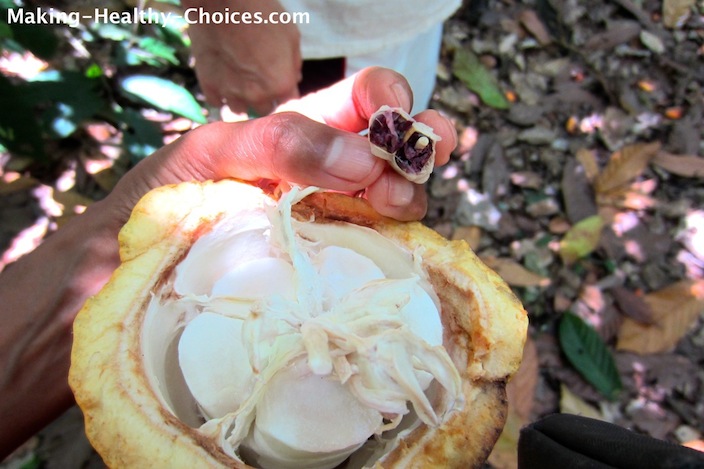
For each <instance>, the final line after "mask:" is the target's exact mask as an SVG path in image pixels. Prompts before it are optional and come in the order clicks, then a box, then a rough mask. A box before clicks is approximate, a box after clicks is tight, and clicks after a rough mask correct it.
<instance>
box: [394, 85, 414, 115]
mask: <svg viewBox="0 0 704 469" xmlns="http://www.w3.org/2000/svg"><path fill="white" fill-rule="evenodd" d="M391 90H392V91H393V92H394V96H396V101H397V103H398V106H399V107H401V108H402V109H403V110H404V111H407V112H411V98H410V96H408V91H407V90H406V88H404V87H403V85H402V84H401V83H394V84H393V85H391Z"/></svg>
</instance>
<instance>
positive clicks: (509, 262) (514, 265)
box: [482, 256, 550, 287]
mask: <svg viewBox="0 0 704 469" xmlns="http://www.w3.org/2000/svg"><path fill="white" fill-rule="evenodd" d="M482 260H483V261H484V263H485V264H486V265H488V266H489V267H490V268H491V269H493V270H495V271H496V273H498V274H499V276H500V277H501V278H503V279H504V280H505V281H506V283H508V284H509V285H512V286H514V287H547V286H548V285H550V279H549V278H547V277H543V276H542V275H539V274H536V273H535V272H531V271H530V270H528V269H526V268H525V267H523V266H522V265H521V264H519V263H518V262H516V261H515V260H513V259H509V258H497V257H489V256H487V257H483V258H482Z"/></svg>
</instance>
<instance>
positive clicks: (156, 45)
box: [139, 37, 178, 65]
mask: <svg viewBox="0 0 704 469" xmlns="http://www.w3.org/2000/svg"><path fill="white" fill-rule="evenodd" d="M139 47H140V49H142V50H143V51H145V52H148V53H149V54H151V55H152V56H154V57H158V58H160V59H164V60H166V61H167V62H170V63H172V64H173V65H178V58H176V49H174V48H173V47H171V46H170V45H168V44H166V43H165V42H163V41H160V40H159V39H156V38H153V37H145V38H142V39H141V40H140V41H139Z"/></svg>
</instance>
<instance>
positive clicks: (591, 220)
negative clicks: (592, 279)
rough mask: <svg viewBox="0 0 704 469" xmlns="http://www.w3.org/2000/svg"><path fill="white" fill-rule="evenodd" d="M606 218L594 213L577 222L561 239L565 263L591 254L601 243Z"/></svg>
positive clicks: (561, 251) (561, 253)
mask: <svg viewBox="0 0 704 469" xmlns="http://www.w3.org/2000/svg"><path fill="white" fill-rule="evenodd" d="M603 228H604V220H603V219H602V218H601V217H600V216H599V215H592V216H591V217H587V218H585V219H583V220H580V221H579V222H578V223H576V224H575V225H574V226H573V227H572V228H570V230H569V231H568V232H567V234H565V237H564V238H562V241H560V257H562V260H563V262H564V263H565V264H568V265H569V264H572V263H573V262H575V261H577V260H578V259H581V258H583V257H585V256H588V255H589V254H591V253H592V252H593V251H594V249H596V247H597V246H598V245H599V240H601V231H602V230H603Z"/></svg>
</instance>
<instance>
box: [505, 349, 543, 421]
mask: <svg viewBox="0 0 704 469" xmlns="http://www.w3.org/2000/svg"><path fill="white" fill-rule="evenodd" d="M538 371H539V363H538V350H537V349H536V347H535V342H533V339H531V338H530V337H528V338H527V339H526V344H525V346H524V348H523V361H521V366H520V367H519V368H518V371H517V372H516V374H515V375H514V376H513V378H511V381H509V383H508V385H507V386H506V394H507V396H508V405H509V407H510V408H511V409H513V411H514V412H516V415H518V417H519V418H520V419H521V422H523V423H524V424H525V423H527V422H528V420H529V418H530V413H531V411H532V410H533V397H534V396H535V388H536V386H537V385H538Z"/></svg>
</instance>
